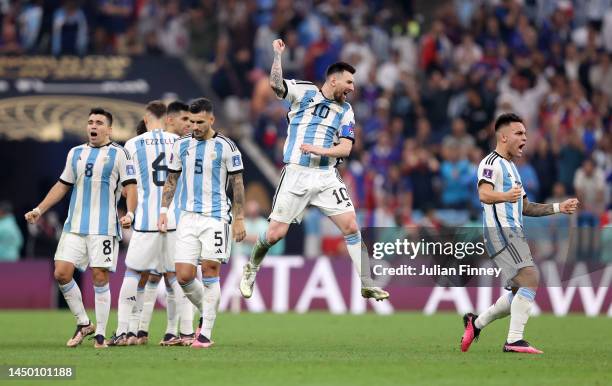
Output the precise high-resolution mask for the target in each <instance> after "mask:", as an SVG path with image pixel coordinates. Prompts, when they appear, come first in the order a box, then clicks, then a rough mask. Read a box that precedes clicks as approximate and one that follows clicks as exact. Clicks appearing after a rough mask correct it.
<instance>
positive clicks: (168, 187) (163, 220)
mask: <svg viewBox="0 0 612 386" xmlns="http://www.w3.org/2000/svg"><path fill="white" fill-rule="evenodd" d="M180 175H181V172H174V171H170V172H169V173H168V178H166V182H165V183H164V191H163V193H162V204H161V207H162V209H161V211H160V213H159V219H158V220H157V229H159V231H160V232H166V231H167V229H168V215H167V214H166V213H167V212H168V207H169V206H170V203H171V202H172V199H173V198H174V192H176V182H177V181H178V178H179V176H180Z"/></svg>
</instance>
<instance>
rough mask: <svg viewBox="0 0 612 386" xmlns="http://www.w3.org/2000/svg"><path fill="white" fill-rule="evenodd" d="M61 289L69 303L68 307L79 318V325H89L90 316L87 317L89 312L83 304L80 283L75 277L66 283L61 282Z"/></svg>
mask: <svg viewBox="0 0 612 386" xmlns="http://www.w3.org/2000/svg"><path fill="white" fill-rule="evenodd" d="M57 284H58V286H59V289H60V291H62V295H64V299H66V303H68V307H69V308H70V311H71V312H72V315H74V317H75V318H76V320H77V324H78V325H81V326H83V325H88V324H89V318H88V317H87V312H86V311H85V306H84V305H83V296H82V295H81V290H80V289H79V285H78V284H77V283H76V281H74V279H72V280H70V281H69V282H68V283H66V284H59V283H57Z"/></svg>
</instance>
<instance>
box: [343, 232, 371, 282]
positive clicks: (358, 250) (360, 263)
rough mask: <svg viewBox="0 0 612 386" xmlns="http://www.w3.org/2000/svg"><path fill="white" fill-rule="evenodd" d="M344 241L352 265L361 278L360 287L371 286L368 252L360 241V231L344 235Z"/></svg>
mask: <svg viewBox="0 0 612 386" xmlns="http://www.w3.org/2000/svg"><path fill="white" fill-rule="evenodd" d="M344 241H345V242H346V248H347V249H348V253H349V255H350V256H351V260H352V261H353V265H354V266H355V268H356V269H357V273H358V274H359V278H360V279H361V286H362V287H372V286H373V285H374V284H373V282H372V278H371V277H370V259H369V258H368V252H367V250H366V248H365V246H364V245H363V243H362V241H361V232H356V233H353V234H350V235H346V236H344Z"/></svg>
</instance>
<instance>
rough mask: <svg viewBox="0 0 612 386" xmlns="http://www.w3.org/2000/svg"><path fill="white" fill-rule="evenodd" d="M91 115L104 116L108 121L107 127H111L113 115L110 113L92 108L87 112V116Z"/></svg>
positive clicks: (98, 108) (100, 108)
mask: <svg viewBox="0 0 612 386" xmlns="http://www.w3.org/2000/svg"><path fill="white" fill-rule="evenodd" d="M92 114H100V115H104V116H105V117H106V119H107V120H108V125H109V126H112V125H113V114H111V113H110V111H107V110H104V109H103V108H102V107H94V108H92V109H91V110H89V115H92Z"/></svg>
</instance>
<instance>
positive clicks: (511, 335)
mask: <svg viewBox="0 0 612 386" xmlns="http://www.w3.org/2000/svg"><path fill="white" fill-rule="evenodd" d="M535 295H536V292H535V291H534V290H532V289H531V288H525V287H522V288H519V290H518V292H517V293H516V295H515V296H514V299H513V300H512V305H511V306H510V328H509V329H508V339H507V340H506V342H508V343H514V342H516V341H518V340H521V339H523V332H524V331H525V324H527V320H529V311H530V310H531V307H532V306H533V302H534V301H535Z"/></svg>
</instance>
